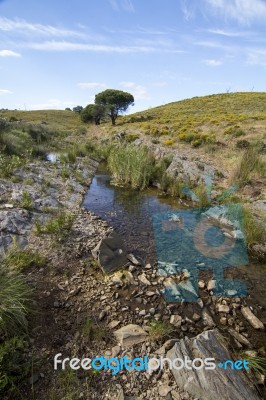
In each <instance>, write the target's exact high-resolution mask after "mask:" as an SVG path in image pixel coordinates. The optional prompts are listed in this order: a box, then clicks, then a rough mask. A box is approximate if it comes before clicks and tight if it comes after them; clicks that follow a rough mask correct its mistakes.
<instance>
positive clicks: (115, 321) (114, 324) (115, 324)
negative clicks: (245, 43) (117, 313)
mask: <svg viewBox="0 0 266 400" xmlns="http://www.w3.org/2000/svg"><path fill="white" fill-rule="evenodd" d="M119 324H121V322H120V321H118V320H113V321H111V322H109V324H108V328H110V329H114V328H116V327H117V326H118V325H119Z"/></svg>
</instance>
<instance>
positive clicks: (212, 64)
mask: <svg viewBox="0 0 266 400" xmlns="http://www.w3.org/2000/svg"><path fill="white" fill-rule="evenodd" d="M203 62H204V64H206V65H208V66H210V67H219V66H220V65H222V61H220V60H213V59H211V60H203Z"/></svg>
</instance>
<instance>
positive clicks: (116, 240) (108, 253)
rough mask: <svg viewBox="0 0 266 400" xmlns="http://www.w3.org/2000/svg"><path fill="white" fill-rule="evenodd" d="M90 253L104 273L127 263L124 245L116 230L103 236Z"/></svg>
mask: <svg viewBox="0 0 266 400" xmlns="http://www.w3.org/2000/svg"><path fill="white" fill-rule="evenodd" d="M92 255H93V257H94V258H95V259H97V260H98V262H99V264H100V266H101V268H102V270H103V272H105V273H106V274H108V273H111V272H113V271H115V270H117V269H118V268H121V267H124V266H126V265H127V264H128V260H127V254H126V248H125V245H124V243H123V241H122V240H121V239H120V237H119V236H118V234H117V233H116V232H110V233H109V235H108V236H107V237H104V238H103V239H102V240H101V241H100V242H99V243H98V245H97V246H96V247H95V248H94V249H93V250H92Z"/></svg>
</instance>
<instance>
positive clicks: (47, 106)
mask: <svg viewBox="0 0 266 400" xmlns="http://www.w3.org/2000/svg"><path fill="white" fill-rule="evenodd" d="M76 105H77V104H76V103H73V102H72V101H62V100H59V99H49V100H48V101H47V102H46V103H40V104H32V105H30V106H29V109H31V110H55V109H65V108H67V107H70V108H72V107H74V106H76Z"/></svg>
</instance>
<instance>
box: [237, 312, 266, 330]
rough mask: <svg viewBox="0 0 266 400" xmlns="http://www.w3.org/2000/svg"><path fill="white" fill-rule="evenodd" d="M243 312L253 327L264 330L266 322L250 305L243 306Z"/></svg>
mask: <svg viewBox="0 0 266 400" xmlns="http://www.w3.org/2000/svg"><path fill="white" fill-rule="evenodd" d="M241 312H242V315H243V317H244V318H246V320H247V321H248V322H249V323H250V325H251V326H253V328H255V329H260V330H264V324H263V323H262V322H261V321H260V320H259V319H258V318H257V317H256V316H255V315H254V314H253V312H252V311H251V310H250V308H249V307H242V308H241Z"/></svg>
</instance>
